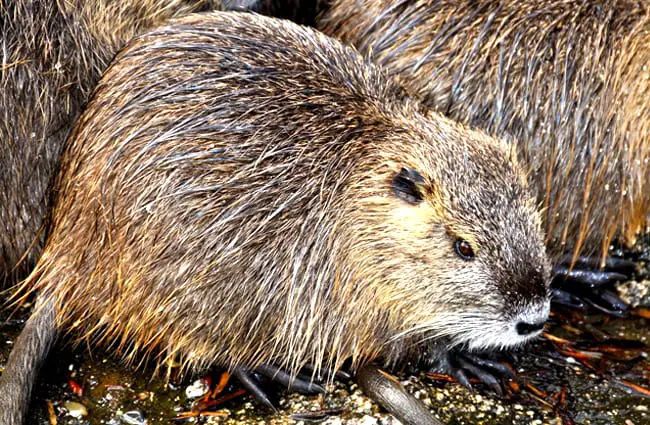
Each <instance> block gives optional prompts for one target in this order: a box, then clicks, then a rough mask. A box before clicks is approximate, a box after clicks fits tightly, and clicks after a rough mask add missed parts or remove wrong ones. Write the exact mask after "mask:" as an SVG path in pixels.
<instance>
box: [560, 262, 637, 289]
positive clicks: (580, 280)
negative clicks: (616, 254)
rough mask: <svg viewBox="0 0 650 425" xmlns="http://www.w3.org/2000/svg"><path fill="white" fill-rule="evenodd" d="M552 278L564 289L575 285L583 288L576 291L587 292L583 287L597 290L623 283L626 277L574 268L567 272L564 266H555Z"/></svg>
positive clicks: (620, 274) (567, 268) (615, 273)
mask: <svg viewBox="0 0 650 425" xmlns="http://www.w3.org/2000/svg"><path fill="white" fill-rule="evenodd" d="M576 266H577V265H576ZM553 278H554V281H555V282H554V283H555V284H560V285H562V286H565V287H566V286H568V285H571V286H575V285H576V284H577V285H579V286H583V288H576V289H582V290H583V291H584V290H587V288H584V286H588V287H589V289H597V288H601V287H603V286H608V285H612V284H613V283H616V282H621V281H624V280H626V279H627V278H628V276H627V275H624V274H622V273H617V272H608V271H600V270H585V269H577V268H575V267H574V268H573V269H572V270H569V267H566V266H556V267H554V268H553Z"/></svg>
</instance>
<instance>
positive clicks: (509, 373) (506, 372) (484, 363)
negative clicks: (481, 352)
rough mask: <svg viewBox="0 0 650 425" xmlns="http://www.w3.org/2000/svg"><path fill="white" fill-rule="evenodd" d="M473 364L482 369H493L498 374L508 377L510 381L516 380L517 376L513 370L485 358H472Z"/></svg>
mask: <svg viewBox="0 0 650 425" xmlns="http://www.w3.org/2000/svg"><path fill="white" fill-rule="evenodd" d="M472 362H473V363H474V364H475V365H477V366H480V367H482V368H483V369H492V370H494V371H496V372H498V373H499V375H500V376H502V377H506V378H509V379H516V378H517V375H516V374H515V371H514V370H512V369H511V368H510V367H508V366H506V365H504V364H502V363H499V362H495V361H493V360H489V359H485V358H483V357H479V356H472Z"/></svg>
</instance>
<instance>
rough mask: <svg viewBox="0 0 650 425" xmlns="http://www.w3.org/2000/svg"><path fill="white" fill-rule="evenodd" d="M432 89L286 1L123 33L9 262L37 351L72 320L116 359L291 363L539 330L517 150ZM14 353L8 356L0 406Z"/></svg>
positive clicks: (540, 312)
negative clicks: (457, 113)
mask: <svg viewBox="0 0 650 425" xmlns="http://www.w3.org/2000/svg"><path fill="white" fill-rule="evenodd" d="M425 111H426V110H425V109H424V108H423V107H422V105H420V104H419V102H417V101H415V100H412V99H410V98H409V97H407V96H406V95H405V93H404V91H403V89H401V88H400V87H399V86H398V85H397V84H395V83H394V82H393V81H391V80H390V79H389V78H387V77H386V76H385V75H384V74H383V72H382V71H381V70H380V69H378V68H377V67H375V66H374V65H372V64H370V63H369V62H367V60H366V59H364V58H363V57H362V56H361V55H359V54H358V53H357V52H356V51H355V50H354V49H352V48H350V47H347V46H344V45H343V44H342V43H340V42H338V41H336V40H333V39H330V38H328V37H326V36H325V35H323V34H321V33H319V32H317V31H315V30H313V29H310V28H307V27H302V26H299V25H296V24H294V23H291V22H289V21H283V20H276V19H272V18H267V17H263V16H260V15H255V14H242V13H232V12H221V13H216V12H215V13H207V14H197V15H193V16H189V17H186V18H182V19H179V20H175V21H173V23H170V24H169V25H167V26H164V27H160V28H158V29H156V30H153V31H151V32H149V33H147V34H144V35H141V36H137V37H136V38H135V39H134V40H133V41H132V42H131V43H130V44H129V46H128V47H127V48H125V50H123V51H122V52H121V53H119V54H118V56H117V57H116V59H115V62H114V63H113V64H112V65H111V66H110V68H109V69H108V70H107V71H106V73H105V74H104V76H103V77H102V79H101V81H100V82H99V83H98V85H97V87H96V89H95V91H94V94H93V95H92V97H91V100H90V101H89V103H88V105H87V107H86V109H85V111H84V113H83V114H82V115H81V116H80V118H79V119H78V120H77V121H76V124H75V127H74V129H73V130H72V132H71V134H70V136H69V138H68V140H67V142H66V147H65V151H64V153H63V156H62V161H61V162H62V164H61V170H60V172H59V174H58V176H57V179H56V185H55V190H54V192H53V193H54V194H55V202H54V204H53V208H52V210H51V220H50V222H51V227H50V232H49V235H48V238H47V242H46V245H45V248H44V251H43V254H42V255H41V257H40V259H39V261H38V264H37V266H36V267H35V269H34V270H33V272H32V273H31V274H30V276H29V277H28V278H27V279H26V280H25V281H24V283H23V286H24V288H25V289H32V288H35V289H36V290H38V292H39V297H40V300H41V303H42V304H41V307H40V308H39V309H37V311H36V313H35V314H34V315H33V316H32V318H30V320H29V323H28V325H27V329H31V332H33V333H34V334H35V335H33V336H32V337H30V336H25V335H21V338H23V339H25V340H29V341H32V342H34V344H33V347H35V348H33V349H28V350H27V351H30V350H31V351H30V354H29V355H30V356H37V357H42V356H44V355H45V353H46V351H47V347H48V342H49V339H50V338H54V336H55V335H56V333H57V331H56V329H68V330H71V331H74V334H75V335H76V336H77V338H78V340H80V341H93V344H94V343H110V344H112V346H113V347H117V348H118V351H120V352H121V353H122V354H123V356H124V358H125V360H126V361H127V362H131V361H134V360H136V359H137V360H140V359H142V354H151V353H152V352H154V350H155V351H156V352H157V353H158V354H157V355H156V356H155V358H156V359H157V360H158V361H160V362H165V361H166V360H169V359H178V358H180V362H181V364H182V365H183V366H182V370H184V371H186V372H187V371H195V370H198V369H202V368H204V367H206V366H208V365H213V364H216V365H220V366H224V367H226V368H230V369H237V370H239V369H241V368H244V369H246V370H253V369H256V368H257V367H259V366H261V365H265V364H271V365H275V366H276V367H279V368H282V370H286V371H288V373H290V374H292V375H295V373H296V371H297V370H298V369H299V368H300V367H301V366H303V365H305V364H313V365H316V367H317V368H318V367H321V366H322V367H327V368H328V369H330V370H337V369H338V368H339V366H340V365H341V364H342V362H343V361H345V360H346V359H351V362H352V365H353V368H354V367H356V366H359V365H363V364H365V363H367V362H369V361H371V360H373V359H375V358H378V359H382V360H383V361H384V362H385V363H386V364H393V363H395V362H397V361H398V360H400V359H402V358H404V356H411V355H416V354H417V352H418V347H420V346H422V345H424V344H425V343H426V342H428V341H429V340H435V341H439V342H440V345H441V347H442V346H444V348H445V349H449V348H450V347H455V346H463V347H466V348H468V349H479V348H505V347H511V346H515V345H519V344H522V343H524V342H526V341H528V340H529V339H531V338H533V337H535V336H536V335H538V334H539V333H540V332H541V329H542V327H543V324H544V322H545V320H546V318H547V316H548V314H549V292H548V280H549V274H550V263H549V261H548V258H547V255H546V252H545V247H544V244H543V235H542V231H541V217H540V214H539V211H538V209H537V204H536V201H535V198H534V196H533V194H532V192H530V191H529V189H528V186H527V181H526V178H525V174H524V173H523V171H522V169H521V168H520V166H519V165H518V162H517V159H516V154H515V152H514V151H513V150H512V149H510V148H509V147H508V144H507V143H505V142H503V141H502V140H500V139H495V138H491V137H489V136H487V135H485V134H484V133H482V132H479V131H474V130H469V129H467V128H465V127H462V126H461V125H459V124H457V123H455V122H454V121H451V120H449V119H447V118H444V117H443V116H441V115H438V114H435V113H434V114H428V116H427V117H425V116H423V115H422V112H425ZM143 300H146V302H143ZM52 312H54V314H52ZM54 316H55V317H56V326H55V323H54V321H53V320H49V319H51V318H52V317H54ZM43 317H45V318H46V319H42V318H43ZM48 324H49V325H48ZM32 325H33V326H32ZM22 357H25V356H22ZM28 357H29V356H28ZM27 363H28V362H26V361H25V360H24V359H23V358H17V357H15V356H14V355H12V356H11V357H10V359H9V362H8V365H7V368H6V370H5V373H4V374H3V376H2V380H3V381H2V388H3V390H2V391H0V412H3V414H4V415H5V416H3V418H6V419H5V421H6V422H8V421H10V420H11V421H13V422H12V423H19V422H20V420H21V418H22V412H16V410H18V409H20V406H19V404H20V403H19V402H17V401H16V400H20V399H21V398H19V397H18V396H17V395H16V392H20V391H24V388H26V387H28V386H21V385H15V381H16V380H18V379H20V378H15V377H16V376H25V375H26V374H27V373H29V372H31V371H27V370H25V368H26V366H25V364H27ZM9 386H12V389H11V390H7V388H8V387H9ZM21 397H22V399H28V395H27V396H25V394H22V395H21ZM5 411H6V412H7V413H4V412H5Z"/></svg>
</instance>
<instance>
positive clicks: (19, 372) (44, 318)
mask: <svg viewBox="0 0 650 425" xmlns="http://www.w3.org/2000/svg"><path fill="white" fill-rule="evenodd" d="M53 304H54V303H53V302H52V301H50V300H45V299H43V297H39V299H38V301H37V303H36V306H35V309H34V312H33V313H32V316H31V317H30V318H29V320H27V323H25V328H24V329H23V331H22V333H21V334H20V336H19V337H18V339H17V340H16V342H15V344H14V348H13V350H12V352H11V355H10V356H9V361H8V362H7V365H6V367H5V369H4V371H3V373H2V376H0V425H21V424H23V423H25V415H26V414H27V409H28V407H29V402H30V400H31V396H32V390H33V388H34V384H35V383H36V378H37V377H38V372H39V370H40V368H41V366H42V365H43V363H44V362H45V359H46V358H47V355H48V353H49V351H50V348H51V347H52V345H53V344H54V341H55V340H56V337H57V334H58V330H57V327H56V323H55V311H54V305H53Z"/></svg>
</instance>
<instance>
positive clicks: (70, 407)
mask: <svg viewBox="0 0 650 425" xmlns="http://www.w3.org/2000/svg"><path fill="white" fill-rule="evenodd" d="M63 407H65V410H66V411H67V415H68V416H72V417H73V418H77V419H81V418H83V417H85V416H88V409H86V406H84V405H83V404H81V403H78V402H76V401H65V402H63Z"/></svg>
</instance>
